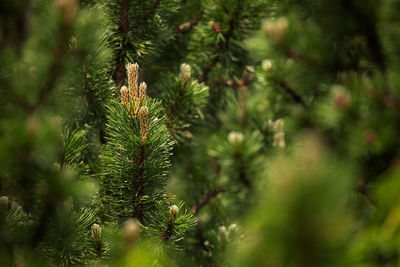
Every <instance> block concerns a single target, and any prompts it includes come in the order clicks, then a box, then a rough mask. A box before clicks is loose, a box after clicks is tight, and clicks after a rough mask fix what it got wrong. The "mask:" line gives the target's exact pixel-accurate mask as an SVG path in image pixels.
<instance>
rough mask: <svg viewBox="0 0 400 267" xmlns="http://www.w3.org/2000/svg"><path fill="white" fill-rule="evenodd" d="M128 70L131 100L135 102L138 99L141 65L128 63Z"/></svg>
mask: <svg viewBox="0 0 400 267" xmlns="http://www.w3.org/2000/svg"><path fill="white" fill-rule="evenodd" d="M126 69H127V71H128V84H129V94H130V97H131V101H132V102H133V103H135V101H136V100H137V99H138V76H139V65H138V64H137V63H135V64H132V63H128V64H127V65H126Z"/></svg>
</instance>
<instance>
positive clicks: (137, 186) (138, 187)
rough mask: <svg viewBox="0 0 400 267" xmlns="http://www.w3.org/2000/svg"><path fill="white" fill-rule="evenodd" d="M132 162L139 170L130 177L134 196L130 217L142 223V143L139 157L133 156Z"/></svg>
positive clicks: (144, 162) (143, 153)
mask: <svg viewBox="0 0 400 267" xmlns="http://www.w3.org/2000/svg"><path fill="white" fill-rule="evenodd" d="M132 163H133V164H134V165H136V166H139V170H138V172H137V173H136V176H134V177H132V179H133V184H134V196H133V199H132V204H133V207H134V213H133V215H132V217H133V218H136V219H138V220H139V221H140V222H141V223H143V211H142V209H141V207H140V205H139V201H140V198H141V197H142V196H143V174H144V166H145V164H146V158H145V147H144V145H141V146H140V154H139V158H133V159H132Z"/></svg>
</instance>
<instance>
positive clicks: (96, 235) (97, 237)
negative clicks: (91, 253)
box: [92, 223, 101, 241]
mask: <svg viewBox="0 0 400 267" xmlns="http://www.w3.org/2000/svg"><path fill="white" fill-rule="evenodd" d="M92 235H93V238H94V239H95V240H96V241H100V236H101V227H100V225H98V224H97V223H94V224H93V225H92Z"/></svg>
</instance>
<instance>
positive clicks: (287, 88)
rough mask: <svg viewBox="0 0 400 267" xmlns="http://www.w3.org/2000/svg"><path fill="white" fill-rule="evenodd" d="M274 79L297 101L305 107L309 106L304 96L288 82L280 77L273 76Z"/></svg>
mask: <svg viewBox="0 0 400 267" xmlns="http://www.w3.org/2000/svg"><path fill="white" fill-rule="evenodd" d="M272 80H273V81H274V82H275V83H276V84H278V85H279V86H280V87H282V88H283V89H284V90H285V92H286V93H288V94H289V95H290V96H291V97H292V98H293V100H294V101H295V102H296V103H299V104H301V105H302V106H303V107H307V105H306V103H305V102H304V100H303V98H302V97H301V96H300V95H299V94H298V93H296V91H294V89H293V88H292V87H290V86H289V85H288V84H287V83H285V82H284V81H282V80H280V79H278V78H273V79H272Z"/></svg>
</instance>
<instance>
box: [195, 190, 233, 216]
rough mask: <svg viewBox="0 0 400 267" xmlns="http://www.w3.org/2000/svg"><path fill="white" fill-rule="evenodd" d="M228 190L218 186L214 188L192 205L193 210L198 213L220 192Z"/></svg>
mask: <svg viewBox="0 0 400 267" xmlns="http://www.w3.org/2000/svg"><path fill="white" fill-rule="evenodd" d="M225 191H226V190H225V189H223V188H216V189H214V190H212V191H211V192H208V193H207V194H205V195H204V196H203V197H202V198H201V199H200V200H199V201H197V202H196V204H194V205H193V206H192V211H193V212H194V213H197V212H198V211H199V210H200V209H201V208H202V207H203V206H205V205H207V203H208V202H209V201H210V200H211V199H213V198H214V197H216V196H218V195H219V194H220V193H222V192H225Z"/></svg>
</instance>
